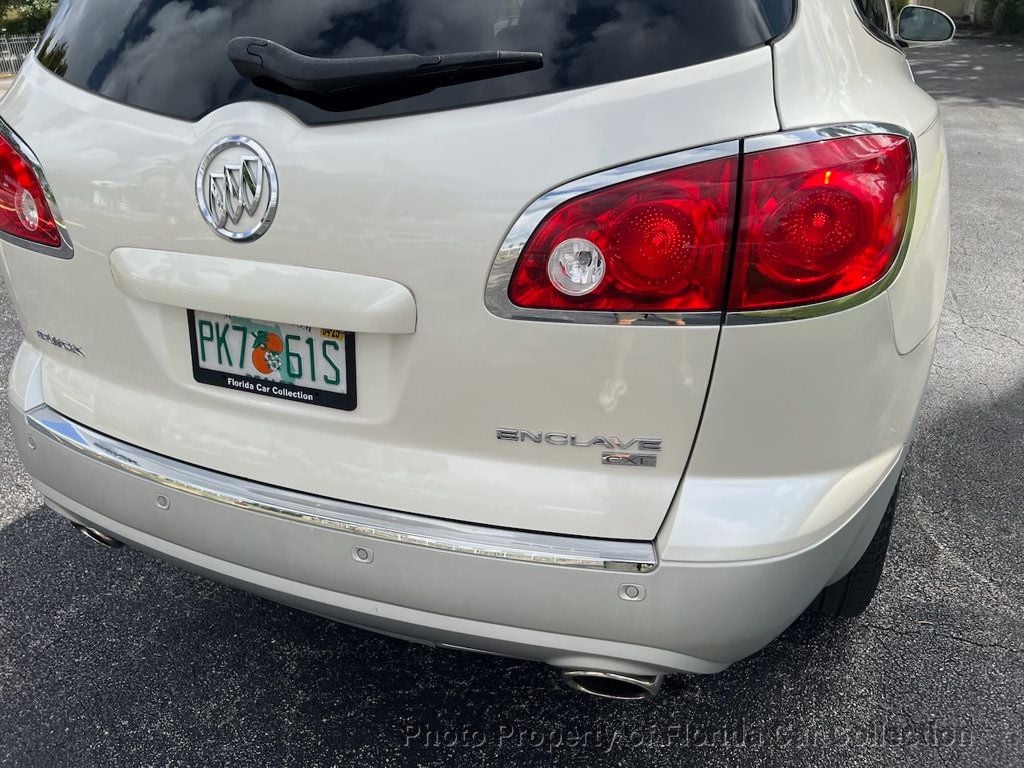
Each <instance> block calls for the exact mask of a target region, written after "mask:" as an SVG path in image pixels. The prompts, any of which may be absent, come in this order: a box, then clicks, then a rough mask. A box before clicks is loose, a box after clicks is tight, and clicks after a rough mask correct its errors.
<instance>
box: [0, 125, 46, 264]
mask: <svg viewBox="0 0 1024 768" xmlns="http://www.w3.org/2000/svg"><path fill="white" fill-rule="evenodd" d="M0 230H2V231H4V232H6V233H7V234H9V235H14V236H15V237H20V238H22V239H23V240H30V241H32V242H33V243H39V244H41V245H47V246H51V247H53V248H59V247H60V246H61V236H60V229H59V228H58V227H57V222H56V220H55V219H54V216H53V212H52V211H51V210H50V206H49V204H48V203H47V202H46V195H45V194H44V193H43V187H42V184H41V183H40V181H39V178H38V176H36V173H35V171H34V170H33V169H32V166H31V165H30V164H29V162H28V161H27V160H26V159H25V158H24V157H23V156H22V155H21V153H20V152H18V150H16V149H15V148H14V147H13V146H12V145H11V144H10V142H8V141H7V140H6V139H5V138H3V137H0Z"/></svg>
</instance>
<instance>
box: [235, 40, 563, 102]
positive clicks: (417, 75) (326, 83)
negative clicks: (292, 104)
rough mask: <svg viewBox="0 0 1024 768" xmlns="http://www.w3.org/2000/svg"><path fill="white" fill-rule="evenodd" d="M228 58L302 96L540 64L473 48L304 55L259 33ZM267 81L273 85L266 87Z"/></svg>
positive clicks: (248, 73) (529, 56)
mask: <svg viewBox="0 0 1024 768" xmlns="http://www.w3.org/2000/svg"><path fill="white" fill-rule="evenodd" d="M228 58H230V59H231V62H232V63H233V64H234V65H235V69H237V70H238V72H239V74H241V75H242V76H243V77H248V78H251V79H252V80H254V81H255V82H256V83H257V84H258V85H262V86H264V87H270V89H271V90H276V91H279V92H293V93H294V94H295V95H297V96H300V97H302V95H303V94H306V95H308V96H314V97H315V96H337V95H339V94H340V93H343V92H345V91H347V90H350V89H354V90H361V89H365V88H367V87H369V86H398V89H397V91H398V93H404V92H408V93H426V92H429V91H431V90H433V89H434V88H438V87H441V86H445V85H455V84H457V83H467V82H473V81H475V80H485V79H489V78H492V77H502V76H504V75H513V74H517V73H519V72H528V71H530V70H534V69H540V68H541V67H543V66H544V56H543V54H540V53H532V52H527V51H476V52H472V53H448V54H443V55H436V56H420V55H418V54H415V53H402V54H395V55H393V56H365V57H360V58H354V59H321V58H316V57H313V56H304V55H302V54H301V53H296V52H295V51H293V50H291V49H290V48H286V47H285V46H283V45H280V44H279V43H275V42H274V41H272V40H266V39H264V38H261V37H236V38H235V39H234V40H232V41H231V42H230V43H228ZM268 81H270V82H271V83H274V84H276V85H277V86H278V87H273V86H270V85H268ZM281 86H283V88H282V87H281ZM405 86H408V88H406V87H405ZM309 100H313V99H309Z"/></svg>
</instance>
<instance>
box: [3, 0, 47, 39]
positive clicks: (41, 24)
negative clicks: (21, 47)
mask: <svg viewBox="0 0 1024 768" xmlns="http://www.w3.org/2000/svg"><path fill="white" fill-rule="evenodd" d="M56 7H57V3H56V0H0V11H2V13H3V17H4V21H3V26H4V27H5V28H6V29H7V33H8V34H11V35H30V34H32V33H34V32H42V31H43V29H44V28H45V27H46V24H47V22H49V20H50V16H51V15H52V14H53V10H54V8H56Z"/></svg>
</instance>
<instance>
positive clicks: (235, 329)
mask: <svg viewBox="0 0 1024 768" xmlns="http://www.w3.org/2000/svg"><path fill="white" fill-rule="evenodd" d="M188 319H189V336H190V337H191V344H192V373H193V375H194V376H195V380H196V381H198V382H200V383H202V384H211V385H213V386H215V387H226V388H227V389H234V390H237V391H239V392H249V393H251V394H254V395H263V396H264V397H276V398H279V399H281V400H290V401H292V402H295V403H308V404H309V405H321V406H325V407H327V408H339V409H341V410H343V411H351V410H355V407H356V349H355V347H356V339H355V335H354V334H352V333H346V332H344V331H335V330H331V329H328V328H311V327H308V326H304V325H289V324H287V323H273V322H267V321H263V320H250V319H249V318H245V317H234V316H231V315H218V314H213V313H210V312H198V311H194V310H189V312H188Z"/></svg>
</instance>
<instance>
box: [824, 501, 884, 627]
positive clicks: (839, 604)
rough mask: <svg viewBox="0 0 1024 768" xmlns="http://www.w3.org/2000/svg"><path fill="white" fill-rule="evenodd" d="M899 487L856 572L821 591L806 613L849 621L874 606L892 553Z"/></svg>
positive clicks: (851, 572)
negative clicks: (887, 560)
mask: <svg viewBox="0 0 1024 768" xmlns="http://www.w3.org/2000/svg"><path fill="white" fill-rule="evenodd" d="M899 492H900V487H899V484H897V485H896V490H894V491H893V494H892V498H891V499H889V505H888V506H887V507H886V508H885V514H884V515H883V516H882V522H880V523H879V524H878V530H877V531H875V535H874V537H873V538H872V539H871V543H870V544H868V548H867V549H866V550H865V552H864V554H863V556H862V557H861V558H860V560H858V561H857V564H856V565H855V566H853V569H852V570H851V571H850V572H849V573H848V574H846V575H845V576H844V577H843V578H841V579H840V580H839V581H837V582H836V583H835V584H830V585H829V586H827V587H825V588H824V589H823V590H821V593H820V594H819V595H818V596H817V597H816V598H815V600H814V602H813V603H811V606H810V607H809V608H808V609H807V611H808V613H816V614H818V615H819V616H828V617H832V618H843V619H850V618H853V617H854V616H860V615H861V614H862V613H864V611H865V610H866V609H867V607H868V606H869V605H870V604H871V598H873V597H874V596H875V592H876V591H877V590H878V582H879V581H880V580H881V578H882V568H883V567H884V565H885V556H886V554H887V553H888V551H889V537H890V536H891V534H892V522H893V518H894V517H895V514H896V498H897V497H898V496H899Z"/></svg>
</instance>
